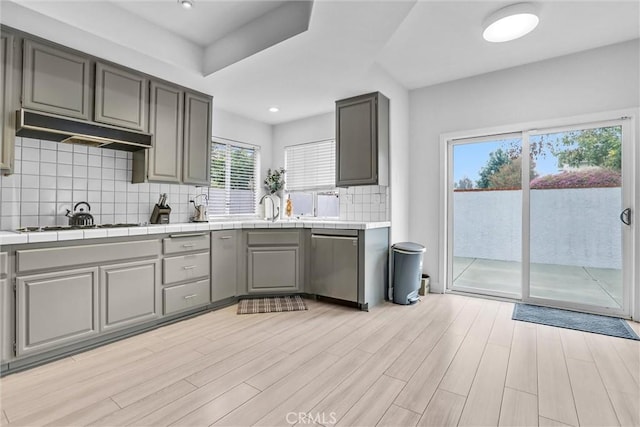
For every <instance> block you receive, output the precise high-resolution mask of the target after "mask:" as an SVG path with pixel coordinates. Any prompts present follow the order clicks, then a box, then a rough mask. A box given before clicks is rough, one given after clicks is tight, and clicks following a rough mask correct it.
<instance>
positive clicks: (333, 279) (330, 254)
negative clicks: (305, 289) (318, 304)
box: [310, 229, 358, 303]
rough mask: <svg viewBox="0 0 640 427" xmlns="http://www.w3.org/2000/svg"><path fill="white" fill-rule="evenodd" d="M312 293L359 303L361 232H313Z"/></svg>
mask: <svg viewBox="0 0 640 427" xmlns="http://www.w3.org/2000/svg"><path fill="white" fill-rule="evenodd" d="M310 273H311V292H312V293H314V294H316V295H318V296H323V297H329V298H335V299H339V300H343V301H349V302H354V303H357V302H358V231H357V230H331V229H327V230H320V229H313V230H312V232H311V272H310Z"/></svg>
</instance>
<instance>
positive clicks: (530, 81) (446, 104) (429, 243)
mask: <svg viewBox="0 0 640 427" xmlns="http://www.w3.org/2000/svg"><path fill="white" fill-rule="evenodd" d="M639 51H640V43H639V42H638V40H635V41H630V42H625V43H620V44H616V45H612V46H607V47H603V48H598V49H593V50H590V51H585V52H581V53H577V54H573V55H567V56H564V57H559V58H554V59H550V60H546V61H541V62H537V63H533V64H528V65H524V66H519V67H515V68H511V69H507V70H502V71H497V72H493V73H488V74H484V75H480V76H475V77H471V78H467V79H463V80H458V81H454V82H449V83H444V84H440V85H436V86H430V87H426V88H421V89H417V90H413V91H411V92H410V101H409V105H410V124H409V170H410V177H409V185H410V187H409V188H410V194H411V201H410V214H409V219H410V233H411V238H412V239H413V240H415V241H417V242H420V243H422V244H424V245H426V247H427V252H426V254H425V259H424V271H425V272H426V273H428V274H429V275H431V276H432V285H431V286H432V289H433V290H434V291H436V292H437V291H442V290H443V288H444V283H442V282H441V276H442V275H441V272H440V271H439V267H440V264H441V262H440V260H441V258H440V257H441V254H440V253H439V239H440V232H439V216H440V213H441V212H442V211H443V209H444V207H443V206H440V193H439V192H440V178H441V171H442V170H443V169H442V165H441V164H440V146H439V145H440V139H439V138H440V135H441V134H443V133H448V132H458V131H465V130H473V129H481V128H488V127H493V126H501V125H509V124H516V123H524V122H530V121H536V120H546V119H557V118H562V117H570V116H575V115H580V114H588V113H596V112H603V111H609V110H615V109H622V108H637V107H638V106H640V100H639V96H640V85H639V79H638V76H639V75H640V67H639V64H640V58H639ZM392 203H393V200H392ZM636 258H637V254H636ZM639 300H640V298H639Z"/></svg>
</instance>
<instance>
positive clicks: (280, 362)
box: [0, 295, 640, 426]
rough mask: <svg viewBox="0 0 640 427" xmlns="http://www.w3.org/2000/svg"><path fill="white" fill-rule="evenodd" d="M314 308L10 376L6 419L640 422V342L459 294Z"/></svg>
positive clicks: (133, 341)
mask: <svg viewBox="0 0 640 427" xmlns="http://www.w3.org/2000/svg"><path fill="white" fill-rule="evenodd" d="M308 306H309V310H308V311H306V312H293V313H271V314H259V315H258V314H257V315H243V316H238V315H236V314H235V310H236V307H235V306H233V307H228V308H225V309H222V310H219V311H215V312H211V313H207V314H204V315H201V316H198V317H196V318H192V319H189V320H185V321H183V322H180V323H176V324H173V325H169V326H166V327H163V328H160V329H157V330H154V331H151V332H148V333H145V334H142V335H138V336H136V337H132V338H129V339H126V340H123V341H120V342H117V343H114V344H111V345H107V346H104V347H100V348H98V349H94V350H91V351H88V352H85V353H82V354H78V355H75V356H73V357H69V358H66V359H63V360H59V361H56V362H53V363H50V364H48V365H44V366H41V367H38V368H34V369H32V370H29V371H26V372H21V373H17V374H13V375H9V376H7V377H6V378H3V379H2V380H0V386H1V387H2V390H1V395H0V397H1V400H0V402H1V404H2V408H1V418H0V424H1V425H2V426H5V425H11V426H13V425H28V426H36V425H57V426H75V425H95V426H121V425H135V426H166V425H180V426H208V425H229V426H231V425H233V426H248V425H262V426H286V425H292V424H297V425H299V426H304V425H308V424H313V425H325V426H332V425H358V426H373V425H380V426H415V425H420V426H423V425H433V426H447V425H461V426H480V425H482V426H485V425H501V426H516V425H526V426H535V425H540V426H563V425H570V426H577V425H594V426H616V425H625V426H639V425H640V387H639V381H640V378H639V376H640V375H639V373H640V343H639V342H635V341H630V340H624V339H619V338H611V337H606V336H602V335H594V334H589V333H583V332H577V331H572V330H567V329H559V328H553V327H548V326H541V325H534V324H529V323H523V322H515V321H513V320H511V313H512V310H513V304H511V303H505V302H497V301H490V300H482V299H476V298H468V297H463V296H459V295H428V296H427V297H426V298H424V299H423V301H422V302H421V303H419V304H417V305H415V306H410V307H404V306H397V305H392V304H386V305H384V306H382V307H377V308H375V309H373V310H372V311H371V312H369V313H364V312H358V311H354V310H352V309H346V308H342V307H338V306H333V305H329V304H323V303H319V302H314V301H308ZM631 325H632V327H633V328H634V329H635V330H636V331H640V327H639V325H638V324H637V323H632V324H631Z"/></svg>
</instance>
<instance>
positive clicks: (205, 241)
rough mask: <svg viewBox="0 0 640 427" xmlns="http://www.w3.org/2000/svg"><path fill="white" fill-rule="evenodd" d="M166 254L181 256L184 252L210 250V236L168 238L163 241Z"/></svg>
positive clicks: (192, 235)
mask: <svg viewBox="0 0 640 427" xmlns="http://www.w3.org/2000/svg"><path fill="white" fill-rule="evenodd" d="M163 244H164V253H165V255H167V254H179V253H183V252H194V251H204V250H209V235H208V234H197V235H194V234H191V235H185V236H184V237H180V236H177V237H167V238H166V239H164V240H163Z"/></svg>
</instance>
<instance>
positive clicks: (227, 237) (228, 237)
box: [220, 236, 231, 240]
mask: <svg viewBox="0 0 640 427" xmlns="http://www.w3.org/2000/svg"><path fill="white" fill-rule="evenodd" d="M230 238H231V236H220V239H221V240H229V239H230Z"/></svg>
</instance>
